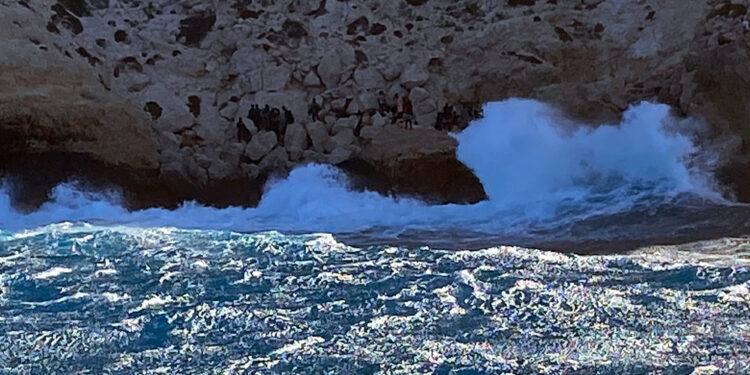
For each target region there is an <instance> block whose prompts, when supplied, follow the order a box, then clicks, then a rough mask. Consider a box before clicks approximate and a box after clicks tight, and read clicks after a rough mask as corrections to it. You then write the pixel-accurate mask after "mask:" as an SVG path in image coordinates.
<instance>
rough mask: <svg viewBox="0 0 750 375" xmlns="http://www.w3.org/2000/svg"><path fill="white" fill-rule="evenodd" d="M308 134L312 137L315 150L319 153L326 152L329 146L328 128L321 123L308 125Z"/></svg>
mask: <svg viewBox="0 0 750 375" xmlns="http://www.w3.org/2000/svg"><path fill="white" fill-rule="evenodd" d="M306 128H307V134H309V135H310V140H311V141H312V145H313V149H315V151H317V152H319V153H323V152H325V147H326V144H328V138H329V136H328V128H327V127H326V126H325V124H323V123H322V122H320V121H316V122H311V123H308V124H307V125H306Z"/></svg>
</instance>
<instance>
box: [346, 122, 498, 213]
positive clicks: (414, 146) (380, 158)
mask: <svg viewBox="0 0 750 375" xmlns="http://www.w3.org/2000/svg"><path fill="white" fill-rule="evenodd" d="M456 147H457V142H456V140H455V139H454V138H452V137H451V136H449V135H447V134H445V133H442V132H439V131H436V130H432V129H414V130H411V131H408V130H404V129H401V128H397V127H392V126H389V127H385V128H383V129H382V130H381V131H380V132H379V133H378V134H377V135H376V136H375V137H374V138H373V139H372V140H371V142H370V143H369V144H368V145H367V146H365V147H364V149H363V150H362V152H361V153H359V155H357V156H353V157H352V158H350V159H349V160H347V161H345V162H343V163H341V164H340V165H341V167H342V168H344V169H345V170H347V171H348V172H350V173H351V174H352V175H353V176H354V181H355V183H357V184H360V185H361V186H362V187H365V188H368V189H373V190H376V191H380V192H382V193H395V194H403V195H418V196H421V197H423V198H424V199H425V200H427V201H428V202H432V203H475V202H478V201H480V200H483V199H486V194H485V192H484V188H483V187H482V184H481V182H480V181H479V179H477V178H476V176H474V174H473V173H472V171H471V170H470V169H469V168H468V167H466V166H465V165H464V164H463V163H461V162H460V161H459V160H458V159H456Z"/></svg>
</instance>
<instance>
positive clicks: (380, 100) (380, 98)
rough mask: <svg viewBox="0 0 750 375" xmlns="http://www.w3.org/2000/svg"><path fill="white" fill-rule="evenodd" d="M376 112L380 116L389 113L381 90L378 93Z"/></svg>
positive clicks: (386, 101)
mask: <svg viewBox="0 0 750 375" xmlns="http://www.w3.org/2000/svg"><path fill="white" fill-rule="evenodd" d="M378 112H380V115H381V116H385V114H386V113H388V112H390V108H389V106H388V99H387V98H386V96H385V92H384V91H383V90H380V91H378Z"/></svg>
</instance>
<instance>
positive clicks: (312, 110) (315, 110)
mask: <svg viewBox="0 0 750 375" xmlns="http://www.w3.org/2000/svg"><path fill="white" fill-rule="evenodd" d="M321 109H323V108H322V107H321V106H320V104H318V101H317V100H316V99H313V101H312V103H310V107H309V108H308V109H307V114H308V115H310V117H311V118H312V120H313V121H318V116H319V114H320V110H321Z"/></svg>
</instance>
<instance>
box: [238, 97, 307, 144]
mask: <svg viewBox="0 0 750 375" xmlns="http://www.w3.org/2000/svg"><path fill="white" fill-rule="evenodd" d="M247 118H249V119H250V120H252V121H253V123H254V124H255V126H257V127H258V130H266V131H272V132H274V133H276V136H277V139H278V140H279V143H281V144H282V145H283V144H284V135H285V134H286V127H287V126H288V125H291V124H293V123H294V115H293V114H292V111H290V110H289V109H288V108H287V107H285V106H282V107H281V109H278V108H271V106H269V105H268V104H266V105H265V106H263V108H260V106H259V105H257V104H252V105H251V106H250V110H249V111H248V113H247ZM251 138H252V134H251V133H250V131H249V130H248V129H247V127H246V126H245V124H244V123H242V120H241V119H240V121H239V122H238V123H237V139H238V140H239V141H240V142H249V141H250V139H251Z"/></svg>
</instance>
